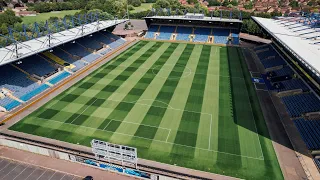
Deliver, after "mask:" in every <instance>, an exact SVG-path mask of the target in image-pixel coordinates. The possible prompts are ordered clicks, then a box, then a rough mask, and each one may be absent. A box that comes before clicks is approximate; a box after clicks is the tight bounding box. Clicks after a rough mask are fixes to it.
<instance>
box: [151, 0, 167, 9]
mask: <svg viewBox="0 0 320 180" xmlns="http://www.w3.org/2000/svg"><path fill="white" fill-rule="evenodd" d="M169 6H170V3H169V2H168V1H167V0H157V1H156V3H155V4H153V6H152V7H153V8H155V9H159V8H168V7H169Z"/></svg>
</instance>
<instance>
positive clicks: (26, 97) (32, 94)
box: [20, 84, 50, 102]
mask: <svg viewBox="0 0 320 180" xmlns="http://www.w3.org/2000/svg"><path fill="white" fill-rule="evenodd" d="M49 87H50V86H48V85H47V84H42V85H41V86H39V87H38V88H36V89H35V90H33V91H31V92H29V93H27V94H25V95H23V96H21V97H20V99H21V100H23V101H25V102H27V101H29V100H30V99H32V98H33V97H35V96H36V95H38V94H40V93H42V92H43V91H45V90H46V89H48V88H49Z"/></svg>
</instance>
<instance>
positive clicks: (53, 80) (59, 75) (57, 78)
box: [48, 71, 70, 84]
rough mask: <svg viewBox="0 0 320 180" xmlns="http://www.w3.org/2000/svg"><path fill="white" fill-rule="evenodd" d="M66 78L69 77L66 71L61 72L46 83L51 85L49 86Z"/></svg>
mask: <svg viewBox="0 0 320 180" xmlns="http://www.w3.org/2000/svg"><path fill="white" fill-rule="evenodd" d="M68 76H70V73H68V72H66V71H62V72H61V73H60V74H58V75H57V76H55V77H53V78H52V79H50V80H49V81H48V82H49V83H51V84H56V83H58V82H60V81H62V80H63V79H65V78H67V77H68Z"/></svg>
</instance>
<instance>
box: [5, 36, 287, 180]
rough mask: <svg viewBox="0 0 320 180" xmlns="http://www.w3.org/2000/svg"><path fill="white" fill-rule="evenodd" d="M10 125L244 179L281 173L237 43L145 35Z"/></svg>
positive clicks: (280, 174) (68, 140) (55, 137)
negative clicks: (132, 149)
mask: <svg viewBox="0 0 320 180" xmlns="http://www.w3.org/2000/svg"><path fill="white" fill-rule="evenodd" d="M10 129H11V130H15V131H21V132H25V133H29V134H34V135H38V136H43V137H48V138H52V139H57V140H61V141H66V142H71V143H74V144H76V143H79V144H82V145H86V146H90V141H91V140H92V139H94V138H95V139H99V140H104V141H108V142H112V143H117V144H123V145H129V146H133V147H136V148H137V149H138V157H139V158H144V159H149V160H154V161H158V162H163V163H167V164H175V165H177V166H183V167H188V168H193V169H198V170H202V171H208V172H213V173H218V174H223V175H228V176H234V177H239V178H245V179H283V176H282V173H281V169H280V167H279V164H278V161H277V157H276V154H275V152H274V149H273V146H272V143H271V140H270V137H269V134H268V130H267V127H266V125H265V121H264V118H263V115H262V112H261V109H260V106H259V102H258V99H257V96H256V94H255V89H254V87H253V85H252V83H251V77H250V72H249V71H248V70H247V66H246V63H245V60H244V58H243V56H242V52H241V49H240V48H237V47H220V46H211V45H200V44H196V45H195V44H186V43H169V42H153V41H140V42H138V43H137V44H136V45H134V46H133V47H131V48H129V49H128V50H126V51H125V52H123V53H122V54H120V55H119V56H117V57H115V58H114V59H113V60H112V61H110V62H109V63H106V64H104V65H102V66H101V67H100V68H99V69H97V70H96V71H94V72H93V73H91V74H90V75H88V76H87V77H85V78H84V79H82V80H81V81H79V82H78V83H76V84H75V85H73V86H72V87H71V88H69V89H67V90H65V91H64V92H62V93H61V94H60V95H58V96H57V97H55V98H54V99H52V100H50V101H49V102H48V103H46V104H45V105H44V106H42V107H40V108H39V109H37V110H35V111H34V112H33V113H31V114H30V115H28V116H27V117H25V118H24V119H23V120H21V121H20V122H18V123H16V124H15V125H13V126H12V127H11V128H10Z"/></svg>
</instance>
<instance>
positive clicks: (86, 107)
mask: <svg viewBox="0 0 320 180" xmlns="http://www.w3.org/2000/svg"><path fill="white" fill-rule="evenodd" d="M97 100H98V98H96V100H94V101H93V102H92V103H91V104H90V105H89V106H88V107H86V108H85V109H84V110H83V111H82V112H81V114H79V115H78V116H77V117H76V118H74V119H73V120H72V121H71V123H73V122H74V121H75V120H77V119H78V118H79V117H80V116H81V115H82V114H83V113H84V112H85V111H86V110H87V109H88V108H89V107H91V105H92V104H93V103H95V102H96V101H97Z"/></svg>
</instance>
